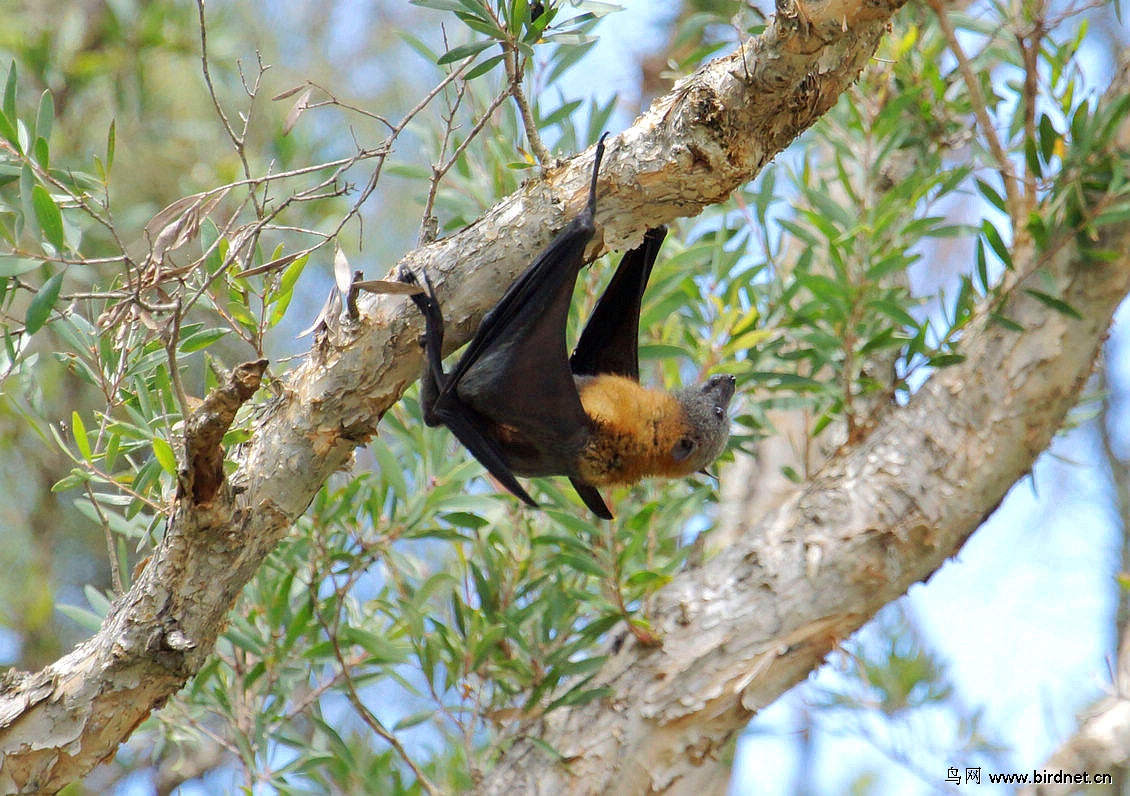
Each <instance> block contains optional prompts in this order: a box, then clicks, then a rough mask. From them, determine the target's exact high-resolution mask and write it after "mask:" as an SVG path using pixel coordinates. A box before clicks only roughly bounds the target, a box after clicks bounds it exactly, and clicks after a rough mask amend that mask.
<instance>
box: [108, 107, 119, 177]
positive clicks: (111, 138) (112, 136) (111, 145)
mask: <svg viewBox="0 0 1130 796" xmlns="http://www.w3.org/2000/svg"><path fill="white" fill-rule="evenodd" d="M116 131H117V122H116V121H114V120H111V121H110V129H109V130H107V131H106V173H107V174H109V173H110V169H111V168H113V166H114V149H115V144H116V141H117V132H116Z"/></svg>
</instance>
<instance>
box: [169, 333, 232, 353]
mask: <svg viewBox="0 0 1130 796" xmlns="http://www.w3.org/2000/svg"><path fill="white" fill-rule="evenodd" d="M228 332H229V330H228V329H201V330H200V331H198V332H193V333H192V334H190V335H187V336H186V337H185V338H184V339H183V340H181V342H180V346H179V348H180V350H181V351H182V352H183V353H185V354H191V353H192V352H193V351H200V350H202V349H205V348H207V347H208V346H210V345H212V343H214V342H216V341H217V340H219V339H220V338H221V337H223V336H224V335H226V334H227V333H228Z"/></svg>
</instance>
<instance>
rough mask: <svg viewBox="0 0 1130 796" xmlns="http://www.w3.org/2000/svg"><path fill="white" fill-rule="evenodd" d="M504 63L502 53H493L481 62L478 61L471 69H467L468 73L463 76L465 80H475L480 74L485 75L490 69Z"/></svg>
mask: <svg viewBox="0 0 1130 796" xmlns="http://www.w3.org/2000/svg"><path fill="white" fill-rule="evenodd" d="M500 63H502V56H501V55H492V56H491V57H490V58H488V59H486V60H485V61H483V62H481V63H477V64H475V65H474V67H472V68H471V69H468V70H467V74H466V75H464V76H463V79H464V80H474V79H475V78H476V77H478V76H479V75H485V74H486V73H487V72H489V71H490V70H492V69H494V68H495V67H496V66H498V65H499V64H500Z"/></svg>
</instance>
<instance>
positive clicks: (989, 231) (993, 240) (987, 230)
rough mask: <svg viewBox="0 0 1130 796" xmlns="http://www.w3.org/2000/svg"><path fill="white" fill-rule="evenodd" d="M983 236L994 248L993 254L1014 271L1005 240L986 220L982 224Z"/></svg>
mask: <svg viewBox="0 0 1130 796" xmlns="http://www.w3.org/2000/svg"><path fill="white" fill-rule="evenodd" d="M981 234H982V235H984V237H985V240H986V241H987V242H988V244H989V246H990V247H991V248H992V250H993V253H994V254H996V255H997V257H998V258H1000V261H1001V262H1002V263H1004V267H1005V268H1007V269H1009V270H1010V271H1011V270H1012V255H1011V254H1010V253H1009V251H1008V247H1007V246H1005V245H1004V238H1002V237H1001V234H1000V232H998V231H997V228H996V227H994V226H993V225H992V224H990V223H989V221H988V220H987V219H986V220H984V221H982V222H981Z"/></svg>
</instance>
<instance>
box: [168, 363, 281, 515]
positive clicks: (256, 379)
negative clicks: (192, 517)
mask: <svg viewBox="0 0 1130 796" xmlns="http://www.w3.org/2000/svg"><path fill="white" fill-rule="evenodd" d="M268 364H269V363H268V361H267V360H265V359H259V360H256V361H254V362H244V363H243V364H241V365H236V366H235V367H234V368H232V370H231V373H230V374H229V376H228V381H227V384H223V385H221V386H219V387H217V388H216V389H215V390H213V391H212V392H211V393H209V394H208V397H207V398H205V399H204V402H203V403H202V404H201V405H200V406H199V407H198V408H197V409H196V411H195V412H193V413H192V414H191V415H190V416H189V418H188V421H187V422H186V423H185V432H184V448H185V462H187V464H186V467H185V469H184V470H182V471H181V477H180V487H179V489H178V490H177V498H178V499H179V498H182V497H184V496H185V495H188V494H191V495H192V502H193V505H197V506H200V505H204V504H207V503H211V502H212V498H214V497H215V496H216V493H217V492H218V491H219V489H220V486H221V484H223V482H224V449H223V439H224V434H226V433H227V431H228V429H229V428H231V424H232V423H233V422H234V421H235V415H236V412H237V411H239V408H240V407H241V406H243V404H245V403H246V402H247V401H248V399H250V398H251V396H252V395H254V394H255V391H256V390H258V389H259V385H260V384H261V383H262V381H263V372H264V371H266V369H267V365H268Z"/></svg>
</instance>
